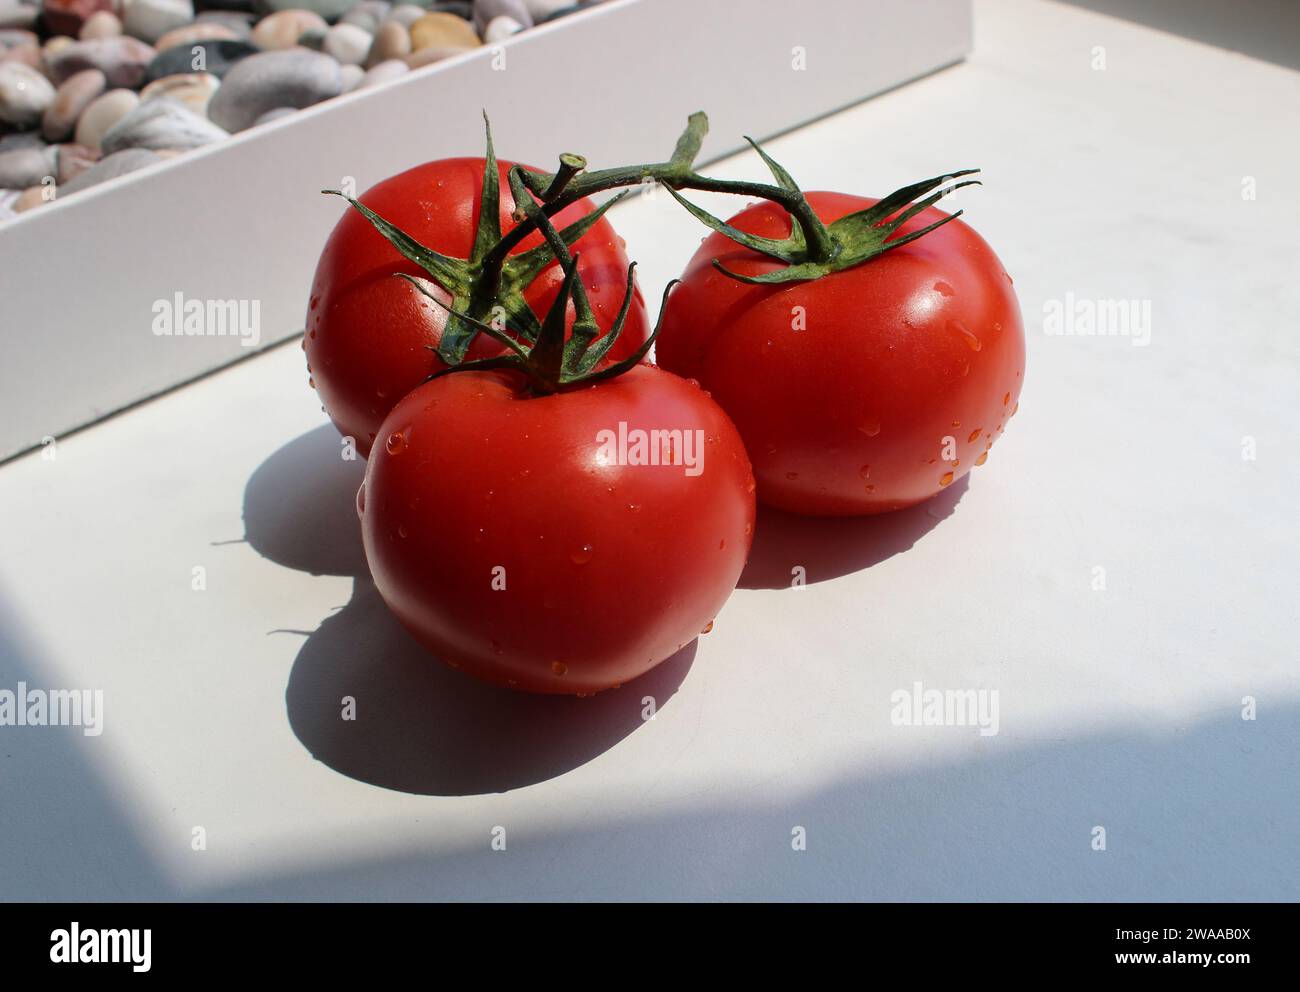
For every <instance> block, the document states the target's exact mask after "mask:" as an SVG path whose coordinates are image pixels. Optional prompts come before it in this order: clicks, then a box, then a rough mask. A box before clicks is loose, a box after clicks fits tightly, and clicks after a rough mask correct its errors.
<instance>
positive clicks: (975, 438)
mask: <svg viewBox="0 0 1300 992" xmlns="http://www.w3.org/2000/svg"><path fill="white" fill-rule="evenodd" d="M982 433H983V431H981V430H980V429H979V428H978V427H976V428H975V429H974V430H973V431H971V432H970V437H968V438H967V439H966V440H967V441H968V442H971V443H974V442H975V441H978V440H979V436H980V434H982Z"/></svg>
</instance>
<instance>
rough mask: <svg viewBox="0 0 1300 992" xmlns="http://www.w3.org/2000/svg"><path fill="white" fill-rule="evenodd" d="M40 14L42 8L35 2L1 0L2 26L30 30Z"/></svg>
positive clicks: (0, 22) (0, 14)
mask: <svg viewBox="0 0 1300 992" xmlns="http://www.w3.org/2000/svg"><path fill="white" fill-rule="evenodd" d="M40 16H41V8H40V7H38V6H37V5H36V4H34V3H19V2H18V0H0V28H6V29H10V28H12V29H16V30H23V31H30V30H31V29H32V28H34V27H35V26H36V21H37V20H38V19H39V18H40Z"/></svg>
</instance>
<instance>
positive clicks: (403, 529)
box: [397, 524, 406, 537]
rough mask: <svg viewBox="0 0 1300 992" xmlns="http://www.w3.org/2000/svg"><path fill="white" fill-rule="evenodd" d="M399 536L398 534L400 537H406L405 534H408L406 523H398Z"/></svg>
mask: <svg viewBox="0 0 1300 992" xmlns="http://www.w3.org/2000/svg"><path fill="white" fill-rule="evenodd" d="M397 536H398V537H405V536H406V524H398V525H397Z"/></svg>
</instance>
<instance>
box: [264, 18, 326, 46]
mask: <svg viewBox="0 0 1300 992" xmlns="http://www.w3.org/2000/svg"><path fill="white" fill-rule="evenodd" d="M328 30H329V25H328V24H326V23H325V18H323V17H321V16H320V14H317V13H314V12H313V11H310V10H281V11H278V12H276V13H274V14H271V15H270V16H269V17H266V18H264V19H263V20H262V21H261V22H259V23H258V25H257V27H255V28H253V33H252V35H251V36H250V38H251V40H252V42H253V44H254V45H256V46H257V47H258V48H260V49H262V50H263V51H266V52H272V51H277V50H279V49H281V48H292V47H293V46H294V45H296V44H298V39H299V38H301V37H302V36H303V35H304V34H307V33H309V32H319V33H320V34H322V35H323V34H324V33H325V32H326V31H328Z"/></svg>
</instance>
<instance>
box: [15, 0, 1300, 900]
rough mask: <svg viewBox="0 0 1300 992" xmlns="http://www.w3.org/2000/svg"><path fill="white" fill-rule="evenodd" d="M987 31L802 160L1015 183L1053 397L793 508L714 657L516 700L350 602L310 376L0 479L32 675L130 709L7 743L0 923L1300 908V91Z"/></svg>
mask: <svg viewBox="0 0 1300 992" xmlns="http://www.w3.org/2000/svg"><path fill="white" fill-rule="evenodd" d="M977 13H978V24H977V32H978V33H977V51H976V54H975V56H974V57H973V58H972V59H971V60H970V61H969V62H968V63H965V64H963V65H961V66H958V67H955V68H953V69H950V70H946V71H944V72H942V73H940V74H938V75H936V76H933V77H930V78H928V79H926V80H923V81H921V82H919V83H917V84H916V85H913V86H909V87H906V88H904V89H902V90H899V91H896V92H893V93H890V94H888V95H886V96H883V97H881V98H879V99H877V100H874V101H872V102H870V103H868V104H866V105H863V106H860V107H857V108H854V109H852V110H849V111H846V112H844V113H842V114H839V115H837V116H835V117H832V118H829V119H827V120H824V121H822V122H820V123H818V124H816V125H813V126H810V127H807V128H804V129H802V130H800V131H798V132H796V133H793V134H791V135H789V136H787V137H785V138H783V139H781V140H779V141H775V142H773V143H772V145H771V149H770V150H771V152H772V153H773V154H774V155H775V156H776V157H777V158H778V159H779V160H781V161H782V162H783V163H784V164H785V165H786V166H787V167H788V168H789V169H790V170H791V171H792V172H793V173H794V175H796V176H797V177H799V178H800V180H801V181H802V182H803V183H804V184H805V186H807V187H809V188H818V187H838V188H845V189H860V190H862V191H864V192H867V191H877V192H878V191H883V190H888V189H892V188H894V187H895V186H897V185H899V184H900V183H902V182H904V181H907V180H910V179H914V178H916V177H918V176H924V175H933V174H937V173H938V172H941V171H943V170H944V169H949V168H955V167H958V166H965V165H969V164H978V165H981V166H983V167H984V168H985V170H986V173H987V174H986V176H985V179H986V181H987V185H986V186H985V187H984V188H982V189H980V190H977V191H975V192H973V193H972V194H971V195H970V196H969V197H967V198H966V205H967V206H968V207H969V208H970V211H969V215H968V217H969V219H970V221H971V222H972V223H973V224H974V225H975V226H976V227H977V228H978V229H979V230H980V231H981V232H982V233H983V234H984V235H985V236H986V237H987V238H988V240H989V241H990V242H991V243H992V244H993V245H995V246H996V247H997V249H998V251H999V252H1000V254H1001V256H1002V259H1003V261H1004V262H1005V264H1006V267H1007V269H1008V271H1010V272H1011V273H1012V275H1013V276H1014V277H1015V279H1016V288H1017V290H1018V292H1019V293H1020V295H1021V302H1022V304H1023V308H1024V311H1025V314H1026V324H1027V331H1028V362H1027V372H1026V383H1025V389H1024V393H1023V395H1022V397H1021V410H1020V413H1019V415H1018V416H1017V417H1016V418H1015V419H1014V420H1013V421H1012V422H1011V425H1010V427H1009V428H1008V431H1007V434H1006V436H1005V438H1004V439H1003V440H1001V441H1000V442H999V443H998V444H997V445H996V446H995V447H994V449H993V452H992V456H991V457H990V459H989V463H988V465H987V466H985V467H983V468H981V469H979V470H978V471H976V472H975V473H974V476H973V478H972V481H971V483H970V485H969V487H968V488H965V489H964V490H963V491H961V492H949V493H945V494H944V496H942V497H941V498H940V500H938V501H936V503H935V504H934V505H931V506H927V507H921V508H918V509H916V510H912V511H907V512H905V513H901V514H895V515H891V516H888V517H884V518H877V519H870V520H863V521H856V522H855V521H849V522H815V521H812V522H799V521H794V520H790V519H785V520H779V519H776V518H773V517H771V516H765V517H762V518H760V527H759V531H758V535H757V545H756V550H755V557H754V562H753V565H752V569H751V571H750V572H749V573H748V582H749V584H751V585H753V584H757V585H760V586H762V585H771V584H776V583H781V582H783V581H784V577H785V576H786V575H788V570H789V566H790V565H791V564H804V565H806V567H807V568H808V572H809V578H810V580H811V584H810V585H809V586H808V587H807V588H806V589H805V590H803V591H793V590H789V589H773V588H767V589H763V588H760V589H741V590H739V591H737V592H736V594H735V595H734V596H733V598H732V599H731V601H730V602H729V603H728V605H727V607H726V608H725V609H724V611H723V612H722V614H721V615H720V616H719V617H718V621H717V625H716V628H715V629H714V631H713V632H712V633H710V634H708V635H707V636H705V637H702V638H700V640H699V641H698V642H697V643H696V646H695V650H694V657H693V661H692V660H691V659H676V660H675V661H673V662H670V663H668V664H667V665H666V666H661V668H660V669H659V670H657V671H656V672H655V673H653V674H651V675H650V676H648V677H647V680H646V681H645V682H644V683H634V684H631V685H629V686H626V687H624V689H622V690H620V691H619V692H616V693H605V694H601V695H599V696H597V697H595V698H594V699H591V700H560V701H557V700H550V699H543V700H538V699H531V698H529V697H523V696H517V695H512V694H509V693H500V692H496V691H495V690H489V689H485V688H482V687H480V686H478V685H477V684H475V683H473V682H471V681H470V680H468V679H465V678H462V677H460V676H459V675H458V674H456V673H453V672H451V671H449V670H446V669H444V668H442V667H441V666H430V665H428V664H427V663H425V662H424V661H423V659H422V658H421V656H420V654H419V652H418V651H417V650H416V649H414V648H413V647H412V646H411V644H410V642H409V641H408V640H407V639H406V637H405V636H404V635H403V634H402V633H401V632H400V630H398V629H397V627H396V625H395V624H394V622H392V621H391V620H390V619H388V617H387V615H386V613H385V612H384V610H383V608H382V606H381V605H379V604H378V603H377V602H376V599H375V596H374V593H373V592H372V591H371V589H370V587H369V584H368V582H367V580H366V579H365V578H364V577H355V576H357V575H359V574H361V560H360V552H359V548H358V540H357V536H356V532H355V518H354V515H353V510H352V505H351V499H352V491H353V489H354V487H355V483H356V478H355V475H356V467H355V466H345V465H344V464H343V463H341V462H340V461H338V460H337V457H336V448H335V445H336V440H335V438H334V436H333V434H332V432H331V430H330V429H329V428H328V427H327V426H321V425H322V423H323V416H322V414H321V413H320V411H319V409H318V408H317V406H316V404H315V403H314V401H313V397H312V395H311V394H310V393H309V392H308V391H307V389H306V387H305V382H304V380H305V372H304V370H303V365H302V358H301V353H300V352H299V351H298V349H297V347H296V346H294V345H290V346H287V347H284V348H281V349H279V350H276V351H273V352H270V353H268V354H266V355H264V356H261V357H259V358H257V359H254V360H253V361H250V362H247V363H245V364H243V365H240V366H237V367H235V368H233V369H231V370H228V371H226V372H224V373H221V374H220V375H217V376H214V377H212V378H210V379H208V380H206V381H204V382H202V383H199V384H197V385H195V386H192V387H189V388H187V389H184V390H182V391H181V392H179V393H177V394H174V395H171V396H167V397H165V398H163V399H161V400H158V401H155V402H153V403H151V404H149V405H147V406H145V407H143V408H140V409H138V410H135V411H133V412H130V413H128V414H125V415H123V416H121V417H119V418H116V419H114V420H112V421H109V422H107V423H104V424H102V425H100V426H98V427H95V428H93V429H91V430H89V431H87V432H85V433H83V434H80V435H78V436H75V437H73V438H71V439H69V440H67V441H66V442H63V443H61V444H60V445H59V448H58V457H57V459H56V460H54V461H43V460H41V459H40V458H39V457H28V458H25V459H23V460H21V461H18V462H14V463H11V464H9V465H6V466H4V467H3V468H0V513H2V514H3V519H4V520H5V522H6V525H5V529H4V532H3V534H4V536H3V543H2V545H0V602H2V603H3V606H2V607H0V608H2V610H3V613H2V615H0V631H3V637H4V650H3V652H2V653H0V687H3V686H8V687H12V686H14V684H15V683H16V682H17V681H18V680H19V679H26V681H28V682H29V683H30V684H32V685H41V686H45V687H68V688H72V687H86V688H102V689H103V690H104V692H105V699H106V707H107V713H106V729H105V732H104V734H103V735H102V736H101V737H98V738H87V737H84V736H82V735H81V734H80V732H79V731H77V730H75V729H70V728H45V729H38V728H22V729H15V728H0V759H2V760H0V776H2V778H0V838H3V844H4V850H3V855H4V856H3V857H0V894H3V896H5V897H7V898H73V899H76V898H204V899H247V898H253V899H262V898H276V899H280V898H283V899H300V898H344V899H392V898H402V899H421V898H438V899H443V898H483V899H516V898H540V899H549V898H656V897H668V898H691V899H694V898H729V897H746V898H748V897H758V898H794V899H804V898H815V899H821V898H865V899H951V898H955V899H1021V898H1035V899H1295V898H1297V897H1298V896H1300V886H1298V884H1297V868H1300V863H1298V858H1300V855H1298V854H1297V851H1298V850H1300V845H1298V844H1297V840H1298V839H1300V838H1298V834H1300V829H1298V828H1300V811H1298V809H1297V807H1296V804H1295V795H1296V782H1297V771H1300V769H1298V767H1297V744H1298V743H1300V679H1298V678H1297V676H1298V675H1300V662H1298V660H1297V654H1296V647H1295V641H1294V638H1293V636H1292V631H1293V630H1294V622H1293V617H1294V598H1295V592H1296V582H1295V561H1296V555H1297V551H1298V550H1300V549H1298V548H1297V543H1298V541H1297V529H1296V526H1295V509H1294V500H1295V493H1296V492H1297V482H1298V481H1300V479H1298V478H1297V475H1298V472H1297V462H1296V458H1295V453H1296V451H1297V450H1298V446H1300V436H1298V435H1300V430H1298V428H1297V423H1298V420H1300V418H1297V416H1296V414H1297V412H1298V411H1297V395H1298V392H1297V386H1298V385H1300V384H1298V383H1297V359H1300V344H1298V343H1297V335H1296V333H1295V329H1294V327H1293V326H1292V325H1293V324H1294V317H1295V314H1296V313H1297V310H1298V307H1297V304H1298V303H1300V300H1298V299H1297V295H1298V291H1297V287H1296V284H1295V281H1294V274H1295V249H1294V236H1295V235H1294V232H1295V230H1296V229H1297V228H1296V222H1297V221H1298V220H1300V209H1298V202H1300V201H1298V195H1300V194H1298V192H1297V188H1296V185H1295V182H1294V173H1293V170H1292V168H1291V164H1292V163H1294V162H1295V161H1296V157H1297V152H1298V151H1300V144H1298V142H1300V137H1298V136H1300V127H1297V126H1296V125H1297V124H1298V123H1300V121H1298V120H1297V105H1298V99H1297V98H1298V96H1300V77H1298V76H1297V75H1296V74H1295V73H1293V72H1290V71H1288V70H1283V69H1280V68H1278V67H1275V66H1271V65H1266V64H1263V63H1259V62H1253V61H1250V60H1248V59H1246V58H1243V57H1240V56H1234V55H1230V54H1227V53H1224V52H1220V51H1218V50H1215V49H1211V48H1208V47H1204V46H1201V45H1197V44H1194V43H1190V42H1187V41H1184V40H1181V39H1176V38H1172V37H1169V36H1164V35H1159V34H1156V33H1154V32H1151V31H1148V30H1145V29H1141V28H1137V27H1134V26H1132V25H1129V24H1127V23H1124V22H1121V21H1117V20H1111V19H1105V18H1101V17H1098V16H1096V15H1092V14H1088V13H1085V12H1081V11H1079V10H1077V9H1074V8H1070V7H1063V6H1055V5H1050V4H1040V3H1035V2H1027V0H1026V2H1014V3H1012V2H999V3H986V4H983V5H981V6H980V7H979V8H978V11H977ZM1095 45H1102V46H1105V47H1106V50H1107V64H1108V68H1107V69H1106V70H1105V71H1103V72H1097V71H1094V70H1093V69H1091V68H1090V59H1091V54H1092V48H1093V46H1095ZM715 171H717V172H719V173H721V174H725V175H732V176H739V175H749V176H758V175H759V174H760V172H761V166H760V165H759V163H758V162H757V161H756V160H755V159H754V158H753V157H752V156H747V157H743V158H739V159H735V160H729V161H727V162H726V163H725V164H723V165H720V166H719V167H718V168H717V169H716V170H715ZM1246 175H1250V176H1254V177H1256V180H1257V183H1258V190H1259V196H1258V200H1256V201H1253V202H1248V201H1243V200H1242V198H1241V194H1240V188H1241V180H1242V177H1243V176H1246ZM701 202H704V203H706V204H709V203H711V204H712V205H714V206H719V204H720V201H719V200H716V199H715V200H708V198H701ZM614 221H615V224H616V226H617V227H618V229H619V231H620V233H621V234H623V235H624V236H625V237H626V238H627V240H628V243H629V246H630V248H631V250H632V253H633V254H634V256H636V257H638V258H640V260H641V262H642V277H643V279H644V283H643V284H644V285H645V286H647V287H654V286H657V285H661V284H662V282H663V280H665V279H666V278H668V277H670V276H671V275H674V274H675V273H676V271H677V269H678V268H679V267H680V266H681V264H682V262H683V261H684V259H685V258H686V256H687V255H688V254H689V252H690V250H691V249H692V248H693V247H694V245H695V244H696V242H697V240H698V238H699V236H700V232H699V230H698V228H697V227H696V226H695V223H694V222H693V221H691V220H690V218H688V217H687V216H686V215H685V214H684V213H683V212H681V211H680V210H679V209H678V208H676V207H675V206H673V205H672V204H671V203H669V202H668V201H667V200H666V199H663V198H660V199H659V201H658V202H650V201H648V200H645V199H642V200H640V201H638V202H633V203H629V204H627V205H624V206H620V207H619V208H618V210H617V213H616V215H615V216H614ZM1067 291H1072V292H1073V293H1075V294H1076V296H1081V297H1093V298H1107V299H1110V298H1141V299H1150V300H1151V301H1152V313H1153V318H1152V319H1153V333H1152V338H1151V343H1150V345H1149V346H1147V347H1145V348H1142V347H1135V346H1133V344H1132V343H1131V341H1130V340H1129V339H1125V338H1065V337H1047V336H1045V335H1044V334H1043V332H1042V317H1041V315H1042V312H1043V311H1042V308H1043V303H1044V301H1045V300H1049V299H1054V298H1062V297H1064V294H1065V293H1066V292H1067ZM655 295H657V294H656V293H655V292H653V291H650V292H648V293H647V296H655ZM1245 435H1251V436H1253V437H1255V438H1256V439H1257V443H1258V458H1257V460H1255V461H1243V459H1242V457H1241V444H1242V438H1243V436H1245ZM954 488H956V487H954ZM958 497H959V499H958ZM954 500H956V502H955V505H954ZM241 517H242V518H243V519H241ZM246 528H247V534H248V538H249V539H248V541H247V542H243V541H241V540H240V538H241V537H242V536H243V535H244V534H245V532H246ZM196 565H202V566H204V567H206V569H207V590H206V591H205V592H193V591H191V588H190V580H191V569H192V568H193V567H194V566H196ZM1097 565H1100V566H1103V567H1104V568H1105V569H1106V576H1107V589H1106V591H1104V592H1095V591H1093V590H1092V588H1091V583H1092V579H1093V568H1094V566H1097ZM313 572H318V573H322V574H312V573H313ZM915 681H921V682H923V683H924V684H925V685H926V686H927V687H934V688H957V689H961V688H989V689H997V690H998V691H999V693H1000V717H1001V732H1000V733H999V734H998V735H997V736H994V737H980V736H978V735H977V733H976V731H975V730H974V729H973V728H968V727H967V728H962V727H945V728H929V729H919V728H908V727H896V726H894V725H893V724H892V723H891V721H890V709H891V706H890V702H889V697H890V694H891V693H892V692H893V691H894V690H896V689H900V688H906V687H909V686H911V684H912V683H913V682H915ZM347 694H353V695H355V696H356V697H357V698H358V706H359V720H358V721H357V722H356V723H352V724H347V723H343V722H341V721H340V720H339V719H338V710H339V700H340V698H341V697H342V696H344V695H347ZM644 694H654V695H656V696H658V697H659V704H660V709H659V713H658V716H657V718H656V719H655V720H654V721H652V722H648V723H643V722H642V721H641V719H640V705H641V704H640V697H641V696H642V695H644ZM1246 695H1250V696H1253V697H1255V698H1256V699H1257V701H1258V719H1257V720H1255V721H1253V722H1248V721H1243V720H1242V719H1241V718H1240V710H1241V700H1242V697H1243V696H1246ZM313 753H314V754H315V755H316V756H317V757H318V758H319V759H320V760H313ZM403 790H406V791H403ZM497 790H504V791H500V792H498V791H497ZM458 793H459V794H458ZM796 825H797V826H803V827H805V828H806V829H807V836H808V845H807V847H808V849H807V851H805V852H802V853H797V852H795V851H793V850H791V843H790V837H791V829H792V828H793V827H795V826H796ZM1097 825H1101V826H1104V827H1105V828H1106V830H1107V850H1106V851H1105V852H1104V853H1099V852H1094V851H1093V850H1092V849H1091V847H1090V841H1091V831H1092V829H1093V827H1094V826H1097ZM195 826H202V827H204V828H205V829H206V832H207V850H206V851H205V852H201V853H200V852H195V851H193V850H191V847H190V838H191V831H192V829H193V828H194V827H195ZM495 826H503V827H505V828H506V831H507V841H508V845H507V850H506V851H504V852H494V851H492V850H491V849H490V840H491V831H492V829H493V827H495Z"/></svg>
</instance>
